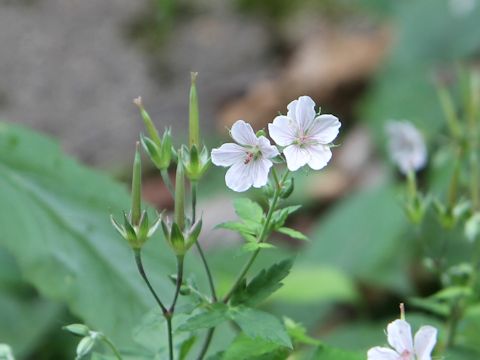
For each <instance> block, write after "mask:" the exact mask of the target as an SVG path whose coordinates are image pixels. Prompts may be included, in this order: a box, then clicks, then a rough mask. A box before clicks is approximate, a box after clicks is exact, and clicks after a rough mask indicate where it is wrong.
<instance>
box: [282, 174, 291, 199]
mask: <svg viewBox="0 0 480 360" xmlns="http://www.w3.org/2000/svg"><path fill="white" fill-rule="evenodd" d="M294 188H295V182H294V181H293V178H290V179H288V180H286V181H285V182H284V183H283V184H282V189H281V190H280V197H281V198H282V199H286V198H288V197H289V196H290V195H291V194H292V192H293V190H294Z"/></svg>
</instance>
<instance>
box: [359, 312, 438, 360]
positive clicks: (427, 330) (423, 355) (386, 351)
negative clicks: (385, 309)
mask: <svg viewBox="0 0 480 360" xmlns="http://www.w3.org/2000/svg"><path fill="white" fill-rule="evenodd" d="M387 338H388V343H389V344H390V346H391V347H392V348H393V349H394V350H392V349H390V348H386V347H379V346H377V347H374V348H371V349H370V350H368V354H367V356H368V360H431V359H432V356H431V354H432V350H433V348H434V347H435V343H436V342H437V329H435V328H434V327H433V326H428V325H427V326H422V327H421V328H420V329H419V330H418V331H417V333H416V334H415V338H414V339H412V330H411V328H410V324H409V323H408V322H406V321H405V320H395V321H393V322H391V323H390V324H388V326H387Z"/></svg>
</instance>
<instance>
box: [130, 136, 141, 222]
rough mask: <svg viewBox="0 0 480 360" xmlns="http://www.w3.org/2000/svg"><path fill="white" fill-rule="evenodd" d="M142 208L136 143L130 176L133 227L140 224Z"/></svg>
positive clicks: (139, 166)
mask: <svg viewBox="0 0 480 360" xmlns="http://www.w3.org/2000/svg"><path fill="white" fill-rule="evenodd" d="M141 206H142V160H141V157H140V150H139V143H138V141H137V144H136V149H135V159H134V161H133V176H132V210H131V221H132V224H133V225H138V224H139V223H140V216H141V211H142V210H141Z"/></svg>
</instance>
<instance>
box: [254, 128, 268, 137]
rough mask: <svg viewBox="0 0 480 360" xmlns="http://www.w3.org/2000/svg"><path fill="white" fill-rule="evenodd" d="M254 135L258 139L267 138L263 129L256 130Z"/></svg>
mask: <svg viewBox="0 0 480 360" xmlns="http://www.w3.org/2000/svg"><path fill="white" fill-rule="evenodd" d="M255 135H256V136H257V137H260V136H265V137H267V133H266V131H265V130H264V129H261V130H258V131H257V132H256V133H255Z"/></svg>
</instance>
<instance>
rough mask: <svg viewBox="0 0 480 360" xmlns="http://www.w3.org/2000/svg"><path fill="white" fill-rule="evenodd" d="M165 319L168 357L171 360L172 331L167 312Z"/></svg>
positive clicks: (170, 317)
mask: <svg viewBox="0 0 480 360" xmlns="http://www.w3.org/2000/svg"><path fill="white" fill-rule="evenodd" d="M165 320H167V334H168V358H169V359H170V360H173V336H172V335H173V332H172V316H171V314H168V316H165Z"/></svg>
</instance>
